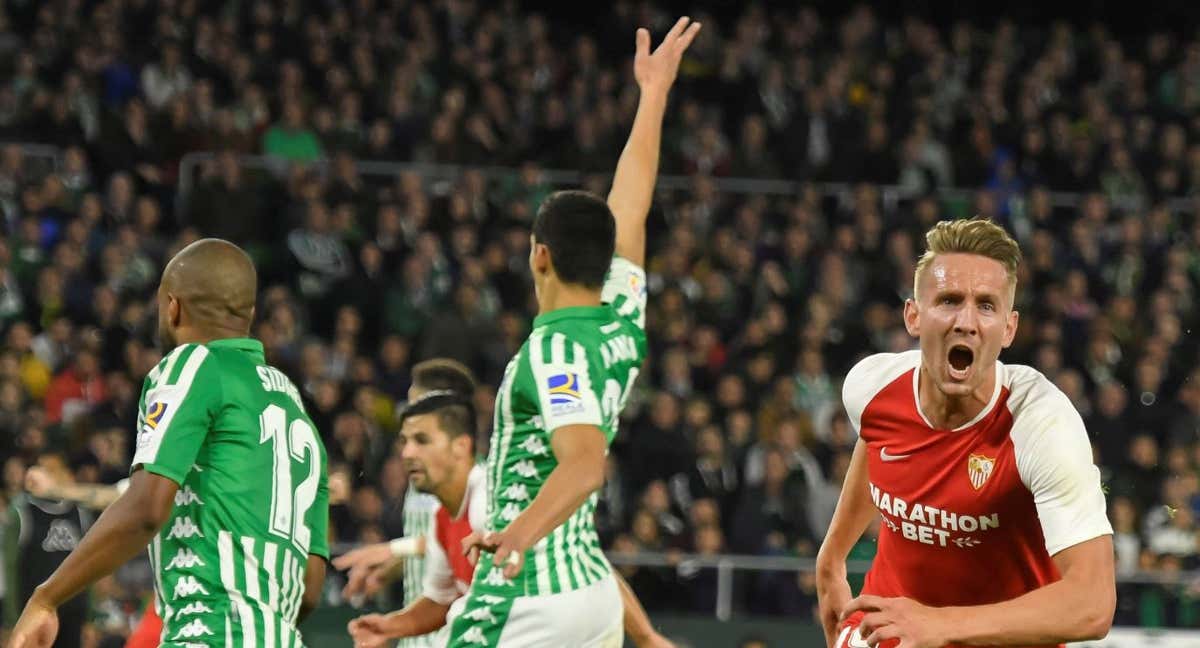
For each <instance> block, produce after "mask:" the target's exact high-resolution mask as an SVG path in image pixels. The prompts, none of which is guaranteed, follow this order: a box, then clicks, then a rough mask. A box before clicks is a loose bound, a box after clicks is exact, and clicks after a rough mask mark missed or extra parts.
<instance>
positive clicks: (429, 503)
mask: <svg viewBox="0 0 1200 648" xmlns="http://www.w3.org/2000/svg"><path fill="white" fill-rule="evenodd" d="M432 391H448V392H452V393H455V394H461V395H463V396H464V397H465V398H468V399H469V398H472V397H473V396H474V394H475V376H474V375H473V374H472V373H471V370H470V369H468V368H467V367H466V366H464V365H463V364H462V363H460V362H458V361H456V360H451V359H449V358H432V359H430V360H424V361H422V362H418V363H417V364H415V365H413V368H412V384H411V385H410V386H409V388H408V401H409V402H410V403H412V402H415V401H417V400H418V399H420V398H422V397H423V396H425V395H426V394H428V393H429V392H432ZM472 434H473V431H472ZM464 478H465V477H464ZM438 506H439V504H438V499H437V497H435V496H434V495H432V494H429V493H425V492H422V491H421V490H420V489H418V488H417V487H416V485H415V484H414V483H412V482H411V481H410V482H409V485H408V492H407V493H405V495H404V533H405V536H404V537H403V538H397V539H395V540H392V541H391V542H381V543H377V544H373V545H367V546H365V547H360V548H358V549H354V550H353V551H348V552H346V553H345V554H343V555H341V556H338V557H337V558H335V559H334V560H333V566H334V567H336V568H337V569H340V570H345V569H349V570H350V573H349V578H348V579H347V583H346V587H345V588H343V590H342V595H343V596H345V597H346V598H347V599H354V598H356V597H360V596H369V595H372V594H374V593H376V592H378V591H379V589H380V588H382V587H383V586H384V585H385V584H386V583H387V582H388V575H390V574H391V573H393V572H394V571H395V568H396V567H398V566H399V567H401V568H402V569H403V574H404V606H405V608H408V607H410V606H412V605H413V604H415V603H416V602H417V601H418V600H420V599H421V597H422V588H423V586H424V582H425V569H426V568H425V558H424V555H425V538H426V535H427V534H426V532H427V531H428V530H429V528H430V526H431V525H432V523H433V516H434V513H435V511H436V510H437V508H438ZM433 645H434V644H433V635H432V634H429V635H417V636H410V637H405V638H404V639H403V640H402V641H400V643H399V648H431V647H432V646H433Z"/></svg>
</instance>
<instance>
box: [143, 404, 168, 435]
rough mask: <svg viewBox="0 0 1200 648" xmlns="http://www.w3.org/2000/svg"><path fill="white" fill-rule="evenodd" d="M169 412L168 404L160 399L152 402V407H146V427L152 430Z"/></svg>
mask: <svg viewBox="0 0 1200 648" xmlns="http://www.w3.org/2000/svg"><path fill="white" fill-rule="evenodd" d="M166 413H167V404H166V403H164V402H162V401H159V402H157V403H151V404H150V407H147V408H146V427H149V428H150V429H151V430H153V429H155V428H157V427H158V422H159V421H161V420H162V417H163V414H166Z"/></svg>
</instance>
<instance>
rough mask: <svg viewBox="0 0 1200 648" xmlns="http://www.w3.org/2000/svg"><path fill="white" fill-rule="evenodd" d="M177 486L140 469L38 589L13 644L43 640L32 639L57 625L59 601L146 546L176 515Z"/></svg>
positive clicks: (113, 568)
mask: <svg viewBox="0 0 1200 648" xmlns="http://www.w3.org/2000/svg"><path fill="white" fill-rule="evenodd" d="M178 490H179V485H178V484H176V483H175V482H174V481H172V480H170V479H168V478H166V477H163V476H161V475H157V474H154V473H150V472H147V471H145V470H138V471H136V472H135V473H134V474H133V477H131V478H130V480H129V490H128V491H126V492H125V494H124V495H122V496H121V497H119V498H117V501H115V502H113V504H112V506H109V507H108V508H107V509H105V510H104V513H102V514H101V515H100V519H98V520H96V523H95V524H94V525H92V528H91V529H89V530H88V532H87V534H85V535H84V536H83V539H82V540H80V541H79V546H78V547H76V548H75V550H74V551H72V552H71V553H70V554H69V555H68V556H67V557H66V559H65V560H63V562H62V564H61V565H59V566H58V569H56V570H54V573H53V574H51V575H50V578H48V579H46V582H44V583H42V584H41V585H39V586H38V587H37V589H36V590H34V593H33V596H31V597H30V599H29V601H28V602H27V603H26V604H25V611H24V612H22V613H21V619H20V620H19V621H18V622H17V627H16V628H15V629H14V630H13V636H12V646H13V648H21V647H22V646H25V645H40V644H31V643H27V642H30V641H31V640H32V639H33V638H34V637H35V636H44V633H45V632H47V630H46V628H47V627H48V626H50V625H51V624H53V625H55V626H56V625H57V624H56V622H55V621H54V619H55V615H56V610H57V608H58V607H59V606H60V605H62V604H63V603H64V602H66V601H68V600H70V599H71V598H72V597H74V596H75V595H76V594H79V593H80V592H82V591H83V590H84V589H86V588H87V587H88V586H90V585H92V584H93V583H95V582H96V581H98V580H100V579H101V578H103V577H105V576H107V575H109V574H111V573H113V572H114V571H116V569H117V568H118V567H120V566H121V565H124V564H125V563H127V562H129V560H130V559H131V558H133V557H134V556H136V555H138V554H139V553H141V552H142V551H143V550H145V548H146V545H147V544H148V543H149V542H150V540H151V539H152V538H153V537H154V535H155V534H156V533H158V530H159V529H160V528H162V525H163V524H165V523H166V521H167V519H168V518H169V517H170V516H171V509H172V508H173V507H174V505H175V493H176V492H177V491H178Z"/></svg>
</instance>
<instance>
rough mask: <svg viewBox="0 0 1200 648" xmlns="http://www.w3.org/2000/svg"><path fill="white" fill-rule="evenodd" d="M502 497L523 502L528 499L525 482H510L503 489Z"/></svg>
mask: <svg viewBox="0 0 1200 648" xmlns="http://www.w3.org/2000/svg"><path fill="white" fill-rule="evenodd" d="M504 498H505V499H510V500H513V501H516V502H524V501H527V500H528V499H529V489H528V488H526V487H525V484H511V485H510V486H509V487H508V488H507V489H505V490H504Z"/></svg>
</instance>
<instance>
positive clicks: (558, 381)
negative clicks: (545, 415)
mask: <svg viewBox="0 0 1200 648" xmlns="http://www.w3.org/2000/svg"><path fill="white" fill-rule="evenodd" d="M546 389H547V391H548V392H549V394H550V412H551V413H552V414H554V415H555V416H564V415H566V414H575V413H577V412H582V411H583V394H581V393H580V391H579V374H577V373H574V372H566V373H557V374H553V375H552V376H550V377H549V378H548V379H547V380H546Z"/></svg>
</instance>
